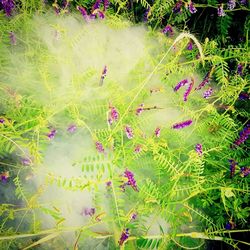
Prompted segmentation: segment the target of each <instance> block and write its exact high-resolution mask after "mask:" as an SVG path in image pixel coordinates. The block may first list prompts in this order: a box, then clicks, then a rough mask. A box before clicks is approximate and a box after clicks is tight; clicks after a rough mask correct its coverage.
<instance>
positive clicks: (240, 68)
mask: <svg viewBox="0 0 250 250" xmlns="http://www.w3.org/2000/svg"><path fill="white" fill-rule="evenodd" d="M237 74H238V75H240V76H242V75H243V65H242V64H241V63H240V64H238V66H237Z"/></svg>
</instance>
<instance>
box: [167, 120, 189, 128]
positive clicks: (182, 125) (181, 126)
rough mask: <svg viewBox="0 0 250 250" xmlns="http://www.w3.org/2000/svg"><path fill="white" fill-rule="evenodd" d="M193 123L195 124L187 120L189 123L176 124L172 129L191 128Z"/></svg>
mask: <svg viewBox="0 0 250 250" xmlns="http://www.w3.org/2000/svg"><path fill="white" fill-rule="evenodd" d="M192 123H193V121H192V120H187V121H184V122H179V123H175V124H174V125H173V126H172V128H173V129H182V128H185V127H188V126H190V125H191V124H192Z"/></svg>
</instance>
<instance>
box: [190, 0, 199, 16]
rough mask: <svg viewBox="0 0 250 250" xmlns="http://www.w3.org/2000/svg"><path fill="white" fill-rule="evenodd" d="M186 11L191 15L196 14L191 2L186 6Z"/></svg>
mask: <svg viewBox="0 0 250 250" xmlns="http://www.w3.org/2000/svg"><path fill="white" fill-rule="evenodd" d="M188 10H189V12H190V13H191V14H194V13H196V12H197V9H196V8H195V6H194V3H193V2H192V1H190V3H189V4H188Z"/></svg>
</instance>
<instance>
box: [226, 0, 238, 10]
mask: <svg viewBox="0 0 250 250" xmlns="http://www.w3.org/2000/svg"><path fill="white" fill-rule="evenodd" d="M235 6H236V3H235V0H229V1H228V2H227V8H228V9H229V10H233V9H234V8H235Z"/></svg>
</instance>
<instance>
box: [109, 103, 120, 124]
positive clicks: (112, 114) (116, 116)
mask: <svg viewBox="0 0 250 250" xmlns="http://www.w3.org/2000/svg"><path fill="white" fill-rule="evenodd" d="M118 119H119V113H118V111H117V109H116V108H115V107H110V112H109V117H108V122H109V124H110V125H112V124H113V122H116V121H118Z"/></svg>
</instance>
